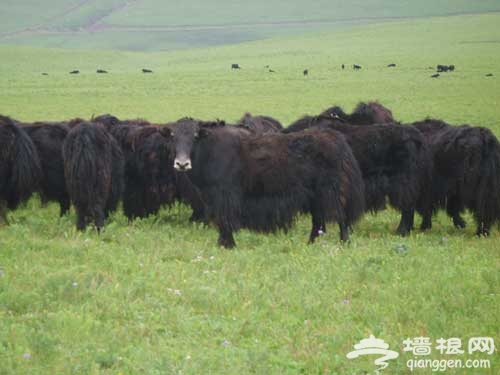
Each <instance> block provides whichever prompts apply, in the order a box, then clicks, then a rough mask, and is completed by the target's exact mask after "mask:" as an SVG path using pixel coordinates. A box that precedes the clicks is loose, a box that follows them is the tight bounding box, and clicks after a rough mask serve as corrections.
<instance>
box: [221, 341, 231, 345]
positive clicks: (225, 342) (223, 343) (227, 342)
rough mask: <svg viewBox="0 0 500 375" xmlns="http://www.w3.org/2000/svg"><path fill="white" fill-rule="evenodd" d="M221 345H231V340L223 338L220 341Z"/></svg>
mask: <svg viewBox="0 0 500 375" xmlns="http://www.w3.org/2000/svg"><path fill="white" fill-rule="evenodd" d="M221 345H222V346H230V345H231V341H228V340H224V341H222V344H221Z"/></svg>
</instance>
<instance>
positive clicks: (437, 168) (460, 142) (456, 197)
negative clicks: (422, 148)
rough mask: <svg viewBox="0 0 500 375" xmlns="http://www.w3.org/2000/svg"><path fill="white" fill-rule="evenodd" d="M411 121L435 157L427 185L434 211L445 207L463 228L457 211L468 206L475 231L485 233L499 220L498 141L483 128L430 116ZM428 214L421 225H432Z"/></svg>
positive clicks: (424, 227) (499, 155)
mask: <svg viewBox="0 0 500 375" xmlns="http://www.w3.org/2000/svg"><path fill="white" fill-rule="evenodd" d="M412 125H413V126H415V127H416V128H417V129H419V130H420V131H421V132H422V133H423V134H424V136H425V138H426V140H427V142H428V144H429V147H430V149H431V152H432V155H433V158H434V168H433V173H432V185H430V186H429V187H428V189H429V190H431V196H432V209H433V211H434V212H436V211H437V210H438V209H445V210H446V212H447V213H448V215H449V216H450V217H451V218H452V219H453V223H454V225H455V226H456V227H458V228H463V227H465V221H464V220H463V218H462V217H461V216H460V214H461V213H462V212H463V211H464V210H465V209H468V210H470V211H471V213H472V214H473V216H474V219H475V221H476V225H477V231H476V233H477V235H488V234H489V232H490V228H491V225H493V224H494V223H495V222H497V223H498V222H500V144H499V142H498V140H497V138H496V137H495V135H494V134H493V133H492V132H491V131H490V130H489V129H486V128H482V127H473V126H469V125H461V126H451V125H448V124H447V123H445V122H443V121H440V120H432V119H427V120H424V121H421V122H416V123H413V124H412ZM419 210H422V209H421V208H420V207H419ZM431 216H432V212H428V211H427V212H426V214H425V215H424V220H423V221H422V229H429V228H431V227H432V217H431Z"/></svg>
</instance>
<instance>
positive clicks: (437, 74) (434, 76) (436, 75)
mask: <svg viewBox="0 0 500 375" xmlns="http://www.w3.org/2000/svg"><path fill="white" fill-rule="evenodd" d="M437 77H439V73H435V74H433V75H431V78H437Z"/></svg>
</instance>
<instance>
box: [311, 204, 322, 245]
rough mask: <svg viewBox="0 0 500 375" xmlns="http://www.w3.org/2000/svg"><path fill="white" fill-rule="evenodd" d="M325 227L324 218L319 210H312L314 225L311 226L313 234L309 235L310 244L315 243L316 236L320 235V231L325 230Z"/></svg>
mask: <svg viewBox="0 0 500 375" xmlns="http://www.w3.org/2000/svg"><path fill="white" fill-rule="evenodd" d="M324 227H325V223H324V220H322V219H321V215H319V214H318V213H317V212H315V211H313V212H312V227H311V234H310V235H309V242H308V243H309V244H312V243H314V240H315V239H316V237H318V236H319V233H320V232H319V231H320V230H323V229H324Z"/></svg>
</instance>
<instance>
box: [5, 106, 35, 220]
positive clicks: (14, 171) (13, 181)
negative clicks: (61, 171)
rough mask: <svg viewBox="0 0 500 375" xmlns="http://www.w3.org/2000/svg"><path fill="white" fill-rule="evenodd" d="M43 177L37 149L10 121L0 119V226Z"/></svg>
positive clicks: (32, 191) (9, 119)
mask: <svg viewBox="0 0 500 375" xmlns="http://www.w3.org/2000/svg"><path fill="white" fill-rule="evenodd" d="M41 176H42V167H41V164H40V159H39V157H38V152H37V150H36V146H35V145H34V144H33V141H32V140H31V139H30V137H29V136H28V135H27V134H26V133H25V132H24V131H23V130H22V129H21V128H20V127H19V126H17V125H16V123H15V122H14V121H13V120H12V119H11V118H9V117H6V116H1V115H0V225H3V224H8V221H7V210H8V209H9V210H14V209H16V208H17V207H18V205H19V204H20V203H21V202H23V201H26V200H27V199H28V198H29V197H30V196H31V194H32V193H34V192H35V191H36V190H37V188H38V184H39V182H40V179H41Z"/></svg>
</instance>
